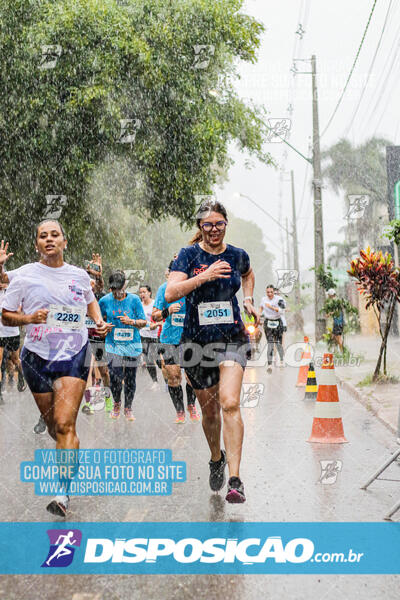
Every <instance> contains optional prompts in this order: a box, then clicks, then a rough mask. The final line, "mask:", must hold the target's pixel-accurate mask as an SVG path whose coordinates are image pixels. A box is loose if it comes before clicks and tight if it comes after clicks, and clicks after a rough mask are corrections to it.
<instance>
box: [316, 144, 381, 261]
mask: <svg viewBox="0 0 400 600" xmlns="http://www.w3.org/2000/svg"><path fill="white" fill-rule="evenodd" d="M390 145H392V143H391V142H390V141H388V140H386V139H382V138H371V139H369V140H367V141H366V142H364V143H362V144H360V145H359V146H352V144H351V143H350V142H349V141H348V140H346V139H341V140H339V142H337V143H335V144H334V145H332V146H331V147H330V148H328V149H327V150H326V151H325V152H323V153H322V158H323V159H324V160H325V167H324V169H323V177H324V179H326V180H327V181H328V182H329V183H330V185H331V186H332V188H333V190H334V191H335V192H336V193H339V192H340V191H341V190H343V191H344V193H345V194H346V196H348V195H351V194H367V195H368V196H369V203H368V205H367V206H366V207H365V210H364V214H363V215H360V216H359V218H349V219H348V222H347V224H346V225H345V227H344V231H345V239H346V243H348V244H349V255H348V256H347V257H348V258H349V256H350V252H351V251H352V250H353V247H354V245H355V244H356V245H357V247H358V245H359V243H360V240H363V239H364V237H365V236H368V240H372V241H373V243H374V244H378V243H379V239H380V236H381V230H382V222H381V220H380V219H379V211H377V209H378V207H379V206H381V207H383V208H384V209H385V208H386V177H387V176H386V153H385V148H386V146H390ZM348 209H349V200H348V198H346V213H347V214H348Z"/></svg>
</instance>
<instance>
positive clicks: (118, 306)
mask: <svg viewBox="0 0 400 600" xmlns="http://www.w3.org/2000/svg"><path fill="white" fill-rule="evenodd" d="M109 285H110V288H111V293H109V294H107V295H106V296H104V297H103V298H101V299H100V301H99V306H100V310H101V313H102V315H103V317H104V319H105V320H106V321H107V323H111V324H112V325H113V328H112V329H111V331H109V333H108V334H107V336H106V340H105V347H106V353H107V360H108V368H109V372H110V384H111V392H112V395H113V398H114V408H113V410H112V412H111V415H110V416H111V418H112V419H118V417H119V416H120V412H121V393H122V382H124V386H125V390H124V391H125V411H124V413H125V417H126V418H127V419H128V421H134V420H135V417H134V416H133V414H132V402H133V398H134V396H135V391H136V370H137V367H138V358H139V356H140V354H141V352H142V343H141V341H140V333H139V329H140V328H141V327H145V326H146V315H145V314H144V310H143V307H142V303H141V302H140V298H139V296H137V295H136V294H127V293H126V292H125V287H126V281H125V273H124V272H123V271H114V272H113V273H111V275H110V278H109Z"/></svg>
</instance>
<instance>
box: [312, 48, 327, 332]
mask: <svg viewBox="0 0 400 600" xmlns="http://www.w3.org/2000/svg"><path fill="white" fill-rule="evenodd" d="M311 75H312V115H313V155H312V163H313V170H314V179H313V187H314V263H315V265H314V266H315V269H318V267H319V266H320V265H324V230H323V221H322V196H321V187H322V176H321V152H320V145H319V121H318V92H317V61H316V57H315V54H313V55H312V57H311ZM324 302H325V295H324V290H323V288H322V287H321V286H320V285H319V284H318V280H317V272H316V271H315V339H316V341H317V342H318V341H319V340H320V339H322V335H323V334H324V333H325V316H324V315H323V313H322V312H321V309H322V306H323V304H324Z"/></svg>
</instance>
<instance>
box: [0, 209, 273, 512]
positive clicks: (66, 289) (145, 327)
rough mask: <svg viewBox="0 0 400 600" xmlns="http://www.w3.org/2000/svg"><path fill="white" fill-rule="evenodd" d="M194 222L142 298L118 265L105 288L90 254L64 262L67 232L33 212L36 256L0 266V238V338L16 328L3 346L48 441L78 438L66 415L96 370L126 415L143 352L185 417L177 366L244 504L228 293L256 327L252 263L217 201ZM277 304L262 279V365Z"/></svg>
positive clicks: (237, 358)
mask: <svg viewBox="0 0 400 600" xmlns="http://www.w3.org/2000/svg"><path fill="white" fill-rule="evenodd" d="M196 222H197V233H196V235H195V236H194V238H193V239H192V240H191V241H190V244H189V245H188V246H187V247H185V248H182V249H181V250H180V252H179V253H178V254H177V255H176V256H175V257H174V260H172V261H171V263H170V264H169V266H168V268H167V270H166V273H165V277H166V281H165V282H164V283H163V284H162V285H161V286H160V287H159V289H158V291H157V293H156V296H155V298H154V299H153V298H152V290H151V288H150V286H148V285H142V286H141V287H140V289H139V296H140V297H139V296H138V295H136V294H131V293H128V292H127V291H126V278H125V274H124V272H123V271H113V272H112V274H111V275H110V277H109V281H108V289H109V292H108V293H106V292H105V290H104V288H105V285H104V281H103V278H102V265H101V257H100V256H99V255H98V254H93V256H92V260H91V261H90V262H89V263H88V264H87V267H86V270H84V269H81V268H78V267H75V266H73V265H70V264H67V263H65V262H64V251H65V249H66V247H67V239H66V236H65V233H64V230H63V227H62V225H61V224H60V223H59V222H58V221H54V220H50V219H48V220H45V221H42V222H41V223H39V225H38V226H37V228H36V231H35V239H34V243H35V249H36V252H37V254H38V261H37V262H34V263H29V264H26V265H23V266H22V267H20V268H18V269H14V270H10V271H7V272H6V271H5V268H4V265H5V263H6V261H7V260H8V259H9V258H10V257H11V256H12V254H11V253H8V245H7V244H4V242H1V247H0V281H1V285H2V287H3V288H4V289H5V288H7V289H6V291H5V292H3V295H2V298H1V301H2V328H3V329H2V330H1V331H0V334H1V336H0V339H1V340H3V339H7V337H9V339H11V338H13V339H14V341H13V343H12V344H10V343H8V345H7V348H8V352H9V360H11V361H13V364H14V365H15V368H16V369H17V370H18V386H19V389H23V387H24V386H25V380H26V383H27V385H28V386H29V389H30V390H31V392H32V394H33V397H34V399H35V402H36V404H37V406H38V409H39V411H40V421H39V423H38V425H37V426H36V429H35V430H36V431H37V432H42V431H46V429H47V431H48V433H49V435H50V436H51V437H52V438H53V439H54V440H55V442H56V448H57V449H66V450H75V449H77V448H79V439H78V437H77V434H76V427H75V425H76V419H77V415H78V412H79V409H80V406H81V401H82V398H83V397H84V396H85V392H86V397H85V401H84V403H83V407H82V410H83V411H84V412H87V413H91V412H92V410H93V405H92V402H91V398H90V397H89V396H90V390H89V389H88V388H91V387H93V385H94V386H96V385H97V384H99V382H100V380H102V381H103V384H104V389H105V409H106V411H107V412H109V413H110V417H111V418H112V419H118V418H119V417H120V415H121V412H122V411H121V403H122V391H124V411H123V414H124V416H125V418H126V419H127V420H128V421H133V420H134V419H135V417H134V415H133V412H132V403H133V399H134V395H135V390H136V374H137V368H138V367H139V366H140V364H142V361H143V360H144V361H145V363H144V364H145V368H146V369H147V371H148V373H149V376H150V378H151V381H152V383H151V388H150V389H152V390H153V391H154V390H157V389H159V383H158V378H157V367H158V368H159V369H161V371H162V375H163V379H164V382H165V386H166V387H167V389H168V393H169V395H170V397H171V400H172V403H173V406H174V408H175V412H176V419H175V422H176V423H178V424H181V423H184V422H185V406H184V388H183V385H182V383H183V381H182V370H183V372H184V378H185V382H184V387H185V392H186V402H187V411H188V413H189V417H190V419H191V421H192V422H196V421H199V420H200V416H199V413H198V411H197V408H196V399H197V401H198V403H199V405H200V407H201V414H202V417H201V419H202V426H203V431H204V434H205V438H206V440H207V443H208V446H209V449H210V454H211V456H210V461H209V469H210V475H209V485H210V488H211V489H212V490H213V491H219V490H221V489H222V488H223V486H224V484H225V481H226V479H225V467H226V466H227V465H228V470H229V479H228V486H227V491H226V500H227V501H228V502H231V503H242V502H244V501H245V499H246V498H245V492H244V485H243V482H242V480H241V478H240V473H239V469H240V462H241V455H242V443H243V421H242V418H241V414H240V394H241V388H242V380H243V372H244V369H245V367H246V362H247V359H248V357H249V337H248V335H247V332H246V327H245V324H244V323H243V320H242V318H241V310H240V307H239V302H238V300H237V298H236V294H237V292H238V291H239V289H240V287H242V291H243V296H244V300H243V309H244V313H245V315H246V318H248V319H249V320H251V321H252V322H253V323H254V326H255V327H256V328H258V326H259V323H260V313H259V311H258V310H257V309H256V308H255V305H254V299H253V290H254V273H253V270H252V268H251V266H250V259H249V256H248V254H247V253H246V251H245V250H243V249H241V248H237V247H235V246H232V245H230V244H226V243H225V242H224V237H225V233H226V228H227V225H228V218H227V214H226V210H225V208H224V207H223V206H222V205H221V204H220V203H219V202H216V201H208V202H205V203H204V204H203V205H202V206H201V207H200V208H199V210H198V213H197V215H196ZM284 309H285V303H284V301H283V299H282V298H281V297H280V296H279V295H277V294H276V291H275V290H274V288H273V287H272V286H268V287H267V289H266V296H265V297H264V298H263V299H262V302H261V312H262V315H263V316H264V319H265V320H264V329H265V333H266V337H267V341H268V370H269V369H270V368H271V364H272V357H273V352H274V346H276V348H277V351H278V353H279V356H280V359H281V363H282V362H283V349H282V334H283V331H284V327H285V324H284V320H283V318H284ZM22 326H23V327H25V339H24V345H23V348H22V351H21V357H20V358H19V352H18V348H19V339H18V346H17V339H16V338H17V336H19V327H22ZM5 328H6V329H7V331H6V332H5V333H4V331H5ZM11 334H13V335H11ZM1 344H3V342H2V341H1ZM1 347H3V346H1ZM181 367H183V369H182V368H181ZM89 376H90V379H91V382H90V383H92V386H90V385H88V379H89ZM221 432H222V437H223V442H224V443H223V448H222V447H221ZM69 501H70V500H69V495H68V482H67V483H66V484H65V486H64V488H63V493H62V494H60V495H59V496H57V497H55V498H54V499H53V500H52V501H51V502H50V504H49V505H48V506H47V509H48V510H49V511H50V512H51V513H53V514H56V515H59V516H65V515H66V513H67V510H68V507H69Z"/></svg>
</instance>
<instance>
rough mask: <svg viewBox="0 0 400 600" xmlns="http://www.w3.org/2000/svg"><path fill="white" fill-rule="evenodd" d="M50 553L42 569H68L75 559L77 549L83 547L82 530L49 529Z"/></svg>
mask: <svg viewBox="0 0 400 600" xmlns="http://www.w3.org/2000/svg"><path fill="white" fill-rule="evenodd" d="M47 535H48V536H49V540H50V548H49V553H48V555H47V557H46V560H45V561H44V563H43V564H42V565H41V566H42V567H45V568H47V567H56V568H58V567H68V566H69V565H70V564H71V563H72V561H73V558H74V554H75V549H76V548H78V547H79V546H80V545H81V541H82V532H81V531H80V529H48V530H47Z"/></svg>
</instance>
